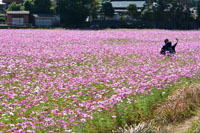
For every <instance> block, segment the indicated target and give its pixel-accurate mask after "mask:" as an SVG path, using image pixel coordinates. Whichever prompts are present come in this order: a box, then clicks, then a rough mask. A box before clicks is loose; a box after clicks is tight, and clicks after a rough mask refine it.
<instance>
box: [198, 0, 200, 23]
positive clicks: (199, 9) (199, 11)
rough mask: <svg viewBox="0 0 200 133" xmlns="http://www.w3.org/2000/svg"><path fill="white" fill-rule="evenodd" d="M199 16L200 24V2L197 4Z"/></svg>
mask: <svg viewBox="0 0 200 133" xmlns="http://www.w3.org/2000/svg"><path fill="white" fill-rule="evenodd" d="M197 14H198V18H197V19H198V21H199V22H200V0H198V2H197Z"/></svg>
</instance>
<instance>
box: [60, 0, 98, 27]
mask: <svg viewBox="0 0 200 133" xmlns="http://www.w3.org/2000/svg"><path fill="white" fill-rule="evenodd" d="M98 1H99V0H59V1H58V4H57V12H58V13H60V17H61V23H62V24H63V25H65V26H69V25H74V26H76V27H77V26H79V25H80V24H82V23H83V22H85V20H86V18H87V17H88V16H89V15H91V14H92V12H94V10H96V8H97V7H98V3H99V2H98Z"/></svg>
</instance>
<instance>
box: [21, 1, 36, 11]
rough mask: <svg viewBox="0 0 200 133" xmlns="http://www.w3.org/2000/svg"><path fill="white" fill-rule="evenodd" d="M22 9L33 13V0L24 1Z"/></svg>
mask: <svg viewBox="0 0 200 133" xmlns="http://www.w3.org/2000/svg"><path fill="white" fill-rule="evenodd" d="M23 5H24V8H25V10H26V11H30V13H32V12H33V11H34V1H33V0H26V1H24V3H23Z"/></svg>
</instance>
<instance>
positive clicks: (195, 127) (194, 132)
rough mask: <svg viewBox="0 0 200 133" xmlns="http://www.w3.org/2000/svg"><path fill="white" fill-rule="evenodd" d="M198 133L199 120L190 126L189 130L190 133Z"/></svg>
mask: <svg viewBox="0 0 200 133" xmlns="http://www.w3.org/2000/svg"><path fill="white" fill-rule="evenodd" d="M199 132H200V119H199V120H198V121H197V122H196V123H193V124H192V129H190V133H199Z"/></svg>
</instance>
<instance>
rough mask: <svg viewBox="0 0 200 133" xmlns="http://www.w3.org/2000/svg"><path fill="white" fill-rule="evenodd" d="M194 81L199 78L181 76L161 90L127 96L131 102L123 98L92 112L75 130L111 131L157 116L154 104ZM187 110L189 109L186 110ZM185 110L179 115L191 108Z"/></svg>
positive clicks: (159, 102) (162, 101)
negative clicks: (104, 108)
mask: <svg viewBox="0 0 200 133" xmlns="http://www.w3.org/2000/svg"><path fill="white" fill-rule="evenodd" d="M196 82H197V83H199V80H198V81H194V82H191V80H190V79H189V78H185V77H183V78H181V79H180V80H179V82H178V83H177V84H173V85H170V86H168V87H166V88H163V89H161V90H158V89H156V88H154V89H153V90H152V91H151V93H150V94H139V95H137V96H135V97H132V96H131V97H129V98H130V100H131V103H129V101H128V100H123V102H120V103H118V104H116V105H115V106H114V108H108V109H107V110H104V111H103V110H102V111H101V112H97V113H95V114H94V116H93V119H92V120H89V121H87V122H86V123H84V124H83V125H81V129H79V128H77V129H75V131H77V132H91V131H94V132H111V130H113V129H114V130H116V129H117V128H119V127H122V126H124V125H125V124H128V125H129V124H130V125H131V124H138V123H141V122H147V121H150V120H152V119H155V118H156V117H157V116H155V114H154V111H155V108H154V106H155V105H158V104H162V103H164V102H165V101H166V99H167V98H168V96H170V95H171V94H172V93H173V92H174V91H175V90H177V89H179V88H183V87H185V86H190V85H191V84H195V83H196ZM100 110H101V109H100ZM188 110H189V109H187V110H186V111H188ZM186 111H185V112H182V114H181V115H182V116H183V115H185V114H187V115H188V113H191V109H190V110H189V111H188V112H186ZM113 116H115V117H113ZM177 117H179V116H177ZM80 130H81V131H80Z"/></svg>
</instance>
